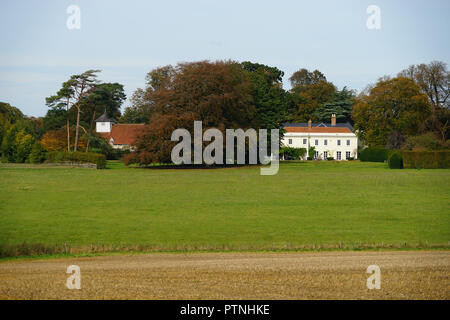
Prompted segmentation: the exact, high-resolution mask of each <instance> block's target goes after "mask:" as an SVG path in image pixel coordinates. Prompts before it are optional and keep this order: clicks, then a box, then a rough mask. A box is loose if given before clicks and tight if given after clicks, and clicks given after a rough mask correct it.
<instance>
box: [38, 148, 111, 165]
mask: <svg viewBox="0 0 450 320" xmlns="http://www.w3.org/2000/svg"><path fill="white" fill-rule="evenodd" d="M45 159H46V162H51V163H62V162H75V163H92V164H96V165H97V169H105V168H106V156H105V155H104V154H100V153H89V152H68V151H51V152H47V153H46V155H45Z"/></svg>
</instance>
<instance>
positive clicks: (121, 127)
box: [98, 123, 145, 145]
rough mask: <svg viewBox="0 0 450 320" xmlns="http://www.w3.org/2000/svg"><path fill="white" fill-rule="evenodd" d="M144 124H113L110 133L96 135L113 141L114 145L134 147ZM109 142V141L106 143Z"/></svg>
mask: <svg viewBox="0 0 450 320" xmlns="http://www.w3.org/2000/svg"><path fill="white" fill-rule="evenodd" d="M144 129H145V124H143V123H142V124H115V125H113V127H112V129H111V132H104V133H98V135H100V137H102V138H105V139H108V140H109V139H111V138H113V139H114V144H128V145H134V144H135V142H136V138H137V137H138V136H139V135H140V134H141V133H142V132H144ZM108 142H109V141H108Z"/></svg>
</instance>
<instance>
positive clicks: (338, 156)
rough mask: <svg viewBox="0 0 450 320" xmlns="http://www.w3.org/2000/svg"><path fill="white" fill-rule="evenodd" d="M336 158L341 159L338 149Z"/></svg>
mask: <svg viewBox="0 0 450 320" xmlns="http://www.w3.org/2000/svg"><path fill="white" fill-rule="evenodd" d="M336 159H337V160H341V152H340V151H338V152H336Z"/></svg>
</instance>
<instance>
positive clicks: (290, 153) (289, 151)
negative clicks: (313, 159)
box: [280, 147, 306, 160]
mask: <svg viewBox="0 0 450 320" xmlns="http://www.w3.org/2000/svg"><path fill="white" fill-rule="evenodd" d="M280 153H281V154H283V155H284V158H285V159H286V160H300V159H301V158H303V156H304V155H305V154H306V149H305V148H291V147H282V148H281V149H280Z"/></svg>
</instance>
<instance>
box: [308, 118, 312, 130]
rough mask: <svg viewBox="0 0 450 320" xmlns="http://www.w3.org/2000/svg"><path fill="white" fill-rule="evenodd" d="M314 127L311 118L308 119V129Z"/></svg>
mask: <svg viewBox="0 0 450 320" xmlns="http://www.w3.org/2000/svg"><path fill="white" fill-rule="evenodd" d="M311 128H312V121H311V119H309V121H308V129H311Z"/></svg>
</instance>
